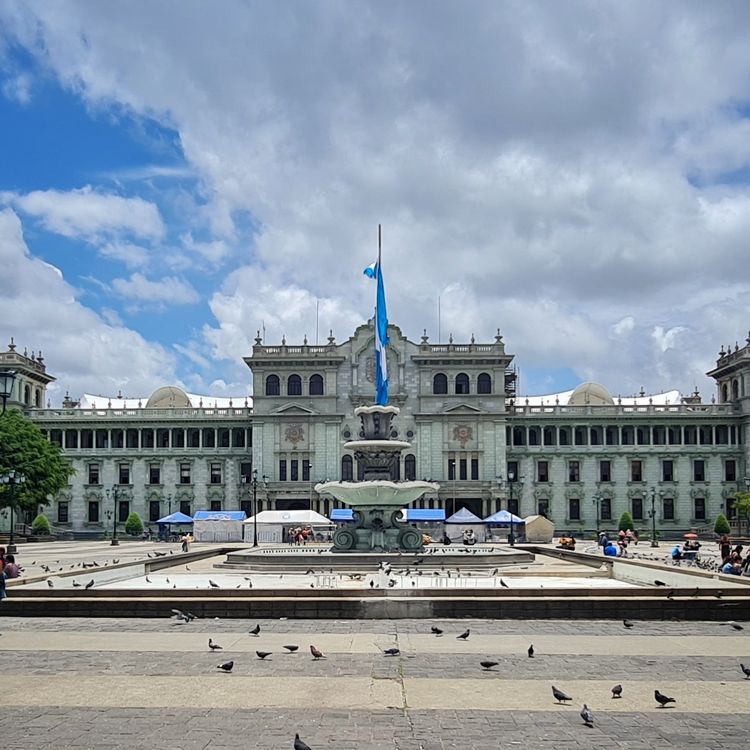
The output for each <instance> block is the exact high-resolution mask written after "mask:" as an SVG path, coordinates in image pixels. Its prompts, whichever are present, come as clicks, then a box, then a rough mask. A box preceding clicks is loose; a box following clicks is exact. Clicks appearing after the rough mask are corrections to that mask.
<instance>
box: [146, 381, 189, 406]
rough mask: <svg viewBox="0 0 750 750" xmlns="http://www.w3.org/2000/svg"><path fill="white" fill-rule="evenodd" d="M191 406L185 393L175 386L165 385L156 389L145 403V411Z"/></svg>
mask: <svg viewBox="0 0 750 750" xmlns="http://www.w3.org/2000/svg"><path fill="white" fill-rule="evenodd" d="M184 406H192V404H191V403H190V399H189V398H188V395H187V393H185V391H183V390H182V388H178V387H177V386H176V385H165V386H163V387H161V388H157V389H156V390H155V391H154V392H153V393H152V394H151V396H150V397H149V399H148V401H147V402H146V408H147V409H165V408H169V407H184Z"/></svg>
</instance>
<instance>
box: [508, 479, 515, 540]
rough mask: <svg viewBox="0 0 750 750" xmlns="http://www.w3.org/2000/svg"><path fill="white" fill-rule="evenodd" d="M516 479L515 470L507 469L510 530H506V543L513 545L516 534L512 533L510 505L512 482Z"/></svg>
mask: <svg viewBox="0 0 750 750" xmlns="http://www.w3.org/2000/svg"><path fill="white" fill-rule="evenodd" d="M515 481H516V472H515V471H512V470H511V471H509V472H508V492H509V493H510V494H509V497H508V513H510V531H509V532H508V544H509V545H510V546H511V547H513V546H514V545H515V543H516V536H515V534H514V533H513V511H512V510H511V506H512V505H513V484H514V483H515Z"/></svg>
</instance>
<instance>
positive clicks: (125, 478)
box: [118, 464, 130, 484]
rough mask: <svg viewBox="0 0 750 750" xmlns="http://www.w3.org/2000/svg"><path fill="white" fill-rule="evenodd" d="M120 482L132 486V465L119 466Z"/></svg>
mask: <svg viewBox="0 0 750 750" xmlns="http://www.w3.org/2000/svg"><path fill="white" fill-rule="evenodd" d="M118 480H119V481H118V484H130V464H120V465H119V471H118Z"/></svg>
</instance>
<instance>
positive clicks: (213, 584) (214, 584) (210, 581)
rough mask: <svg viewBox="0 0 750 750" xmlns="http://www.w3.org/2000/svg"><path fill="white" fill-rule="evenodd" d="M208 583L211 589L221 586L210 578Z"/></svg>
mask: <svg viewBox="0 0 750 750" xmlns="http://www.w3.org/2000/svg"><path fill="white" fill-rule="evenodd" d="M208 585H209V586H210V587H211V588H212V589H220V588H221V586H219V584H218V583H216V581H212V580H211V579H210V578H209V579H208Z"/></svg>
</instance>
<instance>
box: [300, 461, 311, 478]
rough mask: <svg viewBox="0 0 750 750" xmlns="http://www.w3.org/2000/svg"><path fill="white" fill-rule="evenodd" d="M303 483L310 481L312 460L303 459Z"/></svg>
mask: <svg viewBox="0 0 750 750" xmlns="http://www.w3.org/2000/svg"><path fill="white" fill-rule="evenodd" d="M302 481H303V482H309V481H310V460H309V459H307V458H304V459H302Z"/></svg>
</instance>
